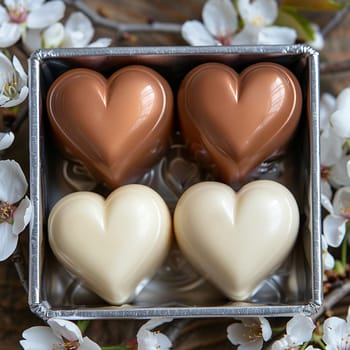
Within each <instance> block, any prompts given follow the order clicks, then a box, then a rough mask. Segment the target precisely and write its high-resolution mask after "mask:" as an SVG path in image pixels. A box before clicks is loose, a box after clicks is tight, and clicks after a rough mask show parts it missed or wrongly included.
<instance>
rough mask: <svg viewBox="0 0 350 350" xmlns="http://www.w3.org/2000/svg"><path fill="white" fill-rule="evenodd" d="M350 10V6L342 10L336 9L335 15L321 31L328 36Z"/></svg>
mask: <svg viewBox="0 0 350 350" xmlns="http://www.w3.org/2000/svg"><path fill="white" fill-rule="evenodd" d="M349 11H350V6H346V7H344V8H343V9H342V10H340V11H336V12H335V15H334V16H333V17H332V18H331V19H330V21H328V22H327V24H326V25H325V26H324V27H323V28H322V30H321V33H322V35H323V36H324V37H326V36H327V35H328V34H329V33H330V32H331V31H332V30H333V29H335V28H336V27H337V26H338V25H339V24H340V23H341V22H342V21H343V19H344V18H345V16H346V15H347V14H348V12H349Z"/></svg>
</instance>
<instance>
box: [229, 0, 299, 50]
mask: <svg viewBox="0 0 350 350" xmlns="http://www.w3.org/2000/svg"><path fill="white" fill-rule="evenodd" d="M237 6H238V10H239V13H240V15H241V18H242V19H243V22H244V27H243V29H242V30H241V31H240V32H239V33H238V34H237V35H235V36H234V37H233V39H232V44H235V45H244V44H257V45H259V44H260V45H262V44H292V43H294V42H295V40H296V38H297V32H296V31H295V30H294V29H292V28H288V27H281V26H273V23H274V22H275V20H276V19H277V16H278V4H277V1H275V0H255V1H250V0H238V2H237Z"/></svg>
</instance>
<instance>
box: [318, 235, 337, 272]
mask: <svg viewBox="0 0 350 350" xmlns="http://www.w3.org/2000/svg"><path fill="white" fill-rule="evenodd" d="M321 239H322V263H323V269H324V270H332V269H333V267H334V265H335V260H334V257H333V255H332V254H331V253H329V251H328V243H327V240H326V238H325V236H324V235H322V236H321Z"/></svg>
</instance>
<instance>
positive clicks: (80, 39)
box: [63, 12, 95, 47]
mask: <svg viewBox="0 0 350 350" xmlns="http://www.w3.org/2000/svg"><path fill="white" fill-rule="evenodd" d="M94 32H95V30H94V27H93V25H92V23H91V21H90V20H89V18H88V17H86V16H85V15H84V14H83V13H82V12H74V13H72V14H71V15H70V16H69V18H68V20H67V22H66V24H65V34H66V37H65V41H64V43H63V46H64V47H85V46H86V45H88V43H89V42H90V41H91V39H92V38H93V36H94Z"/></svg>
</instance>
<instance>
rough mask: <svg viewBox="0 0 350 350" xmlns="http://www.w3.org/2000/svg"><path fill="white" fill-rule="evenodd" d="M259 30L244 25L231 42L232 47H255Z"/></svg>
mask: <svg viewBox="0 0 350 350" xmlns="http://www.w3.org/2000/svg"><path fill="white" fill-rule="evenodd" d="M258 35H259V28H258V27H255V26H253V25H251V24H249V23H248V24H246V25H245V26H244V27H243V29H242V30H241V31H240V32H239V33H237V34H236V35H235V36H234V37H233V38H232V40H231V43H232V45H256V44H257V42H258Z"/></svg>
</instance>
